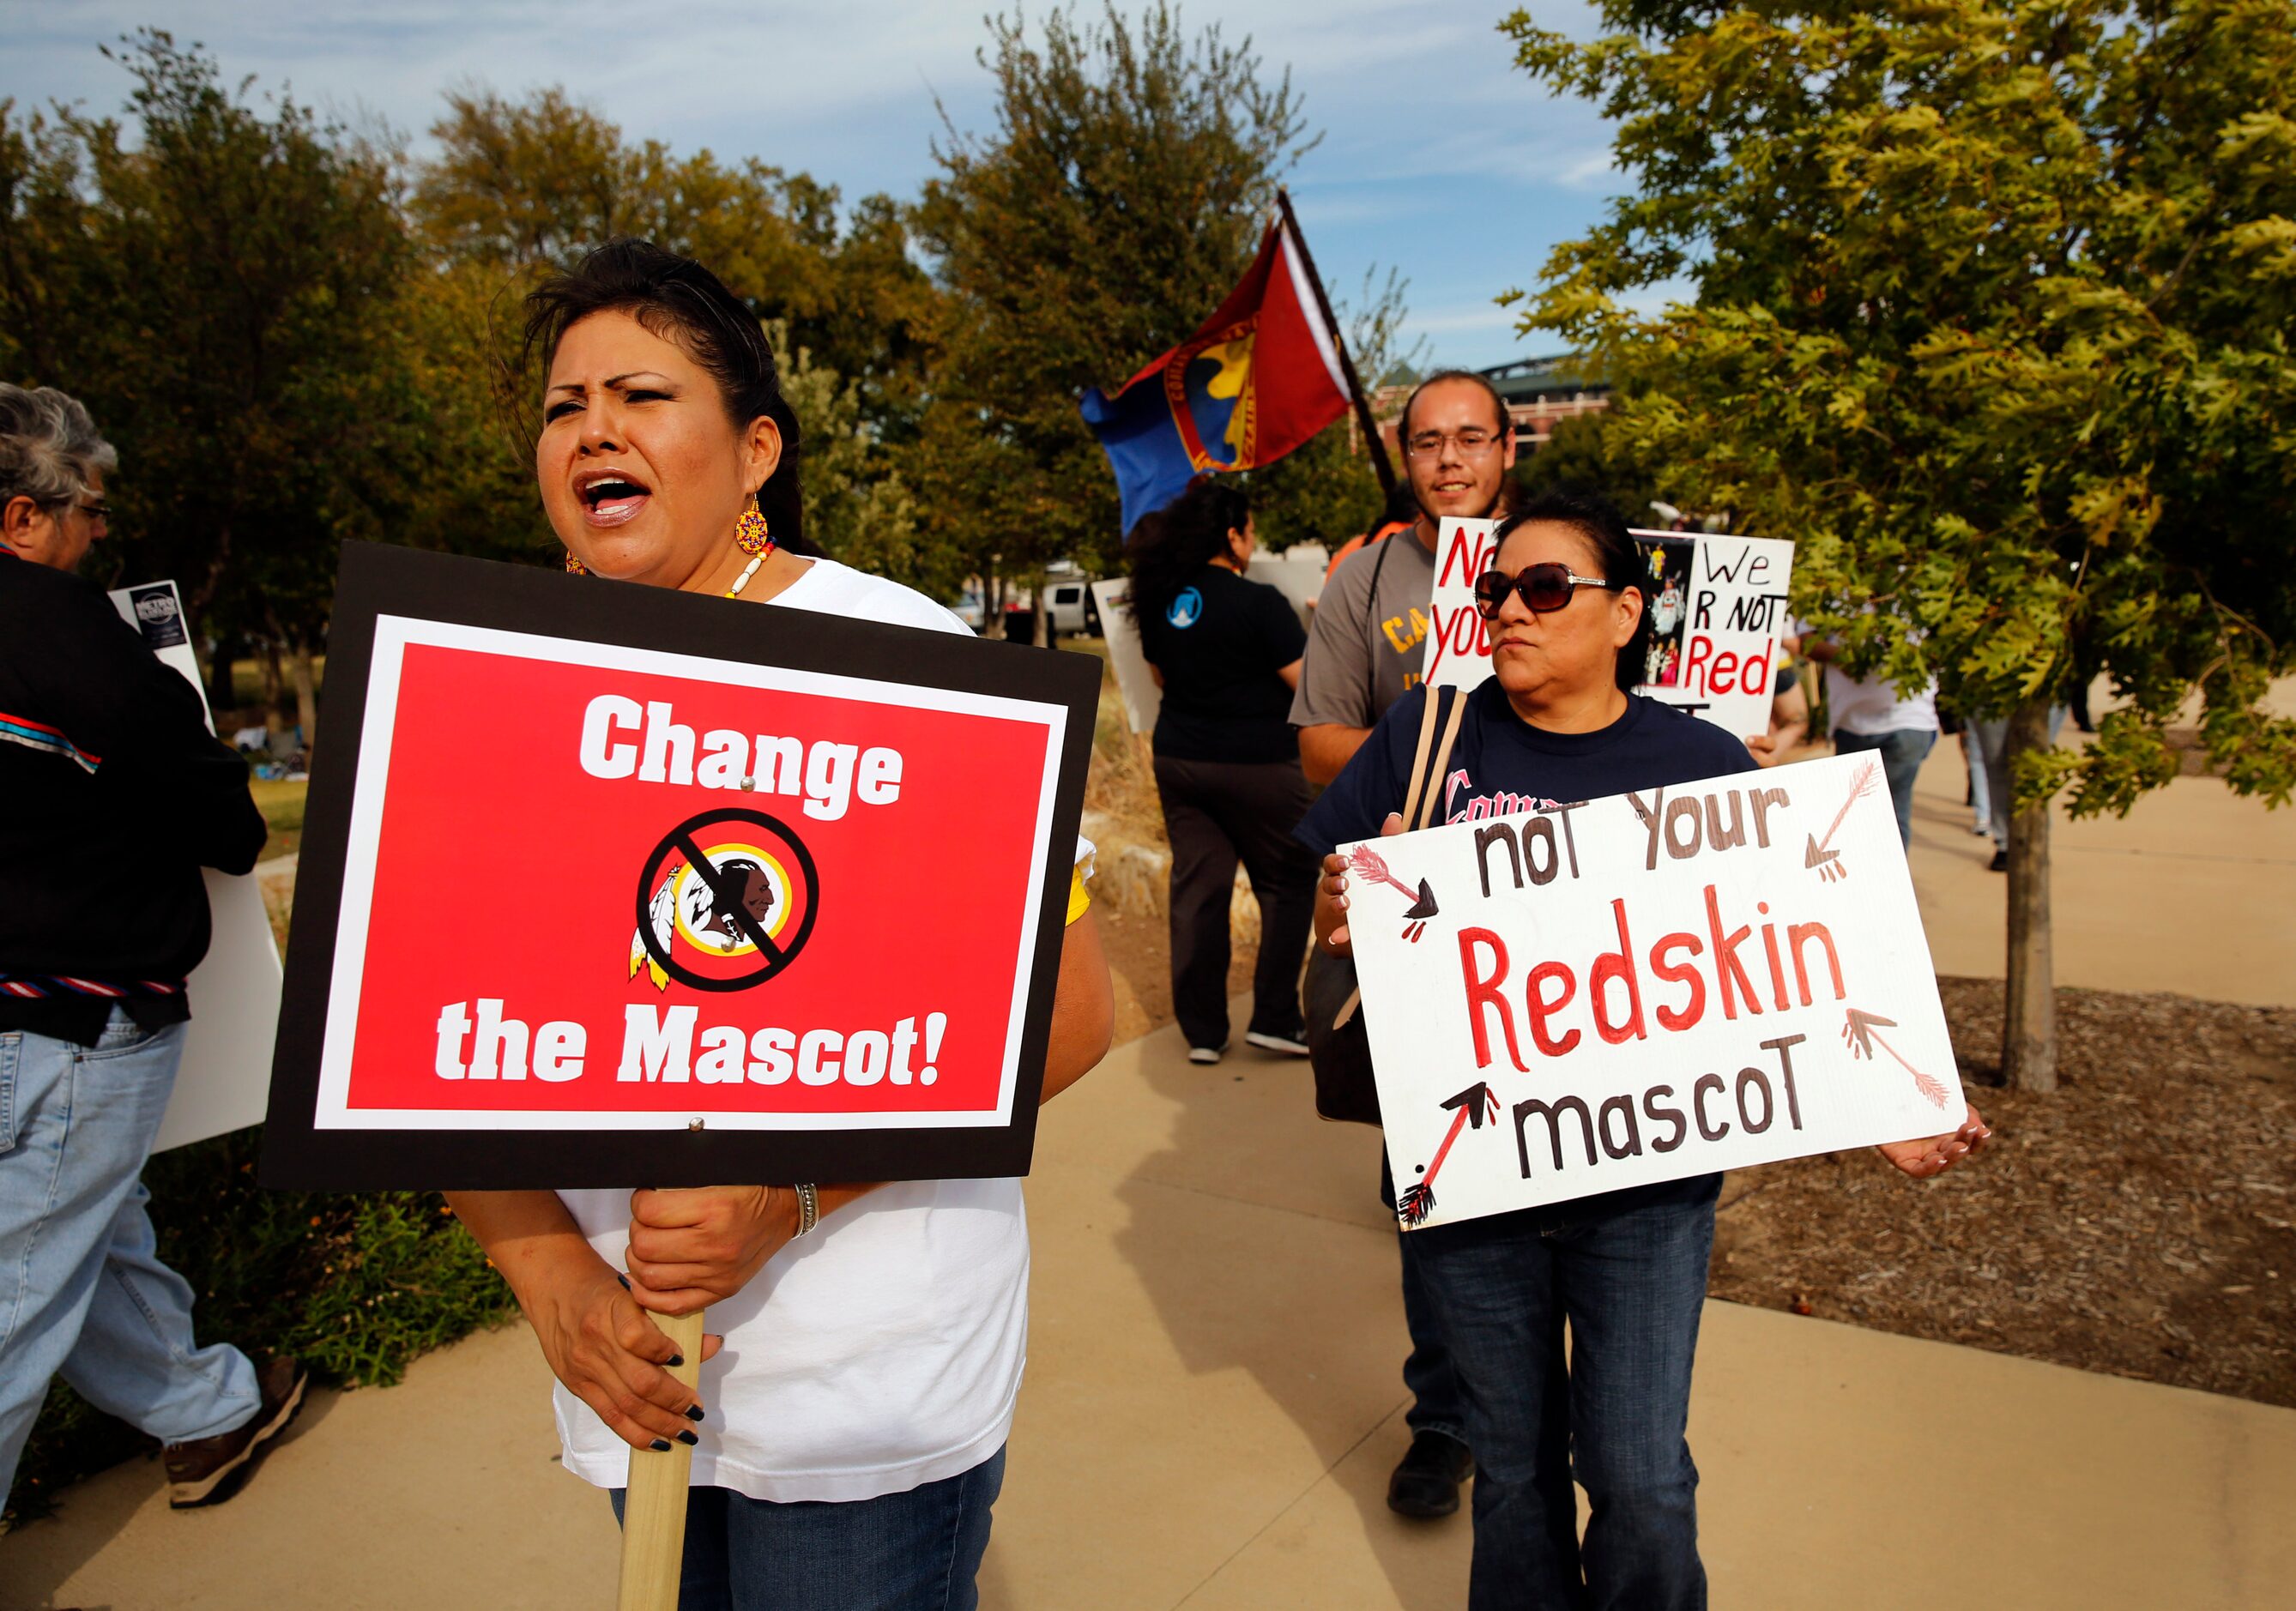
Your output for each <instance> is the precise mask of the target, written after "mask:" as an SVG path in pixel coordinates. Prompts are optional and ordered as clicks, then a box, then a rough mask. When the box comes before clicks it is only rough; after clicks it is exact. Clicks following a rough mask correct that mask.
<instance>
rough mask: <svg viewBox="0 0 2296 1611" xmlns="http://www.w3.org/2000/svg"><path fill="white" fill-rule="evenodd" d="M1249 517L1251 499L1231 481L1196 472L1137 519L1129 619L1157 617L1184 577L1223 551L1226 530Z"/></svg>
mask: <svg viewBox="0 0 2296 1611" xmlns="http://www.w3.org/2000/svg"><path fill="white" fill-rule="evenodd" d="M1250 520H1251V499H1250V498H1248V497H1246V496H1245V495H1244V493H1243V488H1242V487H1238V486H1236V485H1234V483H1233V482H1228V481H1220V480H1216V479H1214V478H1212V477H1210V476H1201V477H1199V478H1196V479H1195V480H1194V481H1192V482H1190V483H1189V485H1188V490H1187V491H1185V492H1184V493H1182V494H1181V495H1179V496H1178V497H1177V498H1175V499H1173V500H1172V502H1171V503H1168V504H1166V505H1165V506H1164V507H1163V508H1161V509H1160V510H1158V511H1156V512H1155V513H1153V514H1148V515H1143V516H1141V517H1140V522H1139V524H1138V525H1136V526H1135V527H1133V528H1132V537H1131V541H1130V542H1129V544H1128V547H1129V548H1130V549H1131V551H1132V617H1133V619H1135V620H1138V619H1140V618H1142V617H1144V616H1157V617H1161V616H1162V615H1163V613H1164V612H1165V610H1167V609H1169V608H1170V607H1171V603H1172V601H1173V600H1174V599H1175V598H1177V597H1178V596H1179V592H1180V589H1181V588H1182V587H1184V586H1185V585H1187V581H1188V578H1189V577H1193V576H1194V575H1195V574H1196V572H1197V571H1199V570H1201V569H1202V568H1203V567H1204V566H1205V565H1206V564H1208V563H1210V561H1211V560H1215V559H1217V558H1218V557H1219V556H1220V555H1221V554H1224V553H1226V552H1227V534H1228V533H1230V532H1232V531H1242V529H1243V528H1244V526H1245V524H1246V523H1247V522H1249V521H1250Z"/></svg>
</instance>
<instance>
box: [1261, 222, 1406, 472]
mask: <svg viewBox="0 0 2296 1611" xmlns="http://www.w3.org/2000/svg"><path fill="white" fill-rule="evenodd" d="M1275 205H1276V206H1277V207H1279V208H1281V209H1283V224H1284V227H1285V228H1287V229H1289V230H1290V231H1291V233H1292V245H1293V246H1295V247H1297V248H1299V250H1300V267H1302V268H1304V269H1306V270H1307V271H1308V284H1310V285H1312V286H1314V287H1315V288H1316V307H1317V309H1319V310H1320V311H1321V312H1322V314H1323V315H1324V329H1325V330H1327V331H1331V333H1332V347H1333V350H1334V351H1336V352H1337V353H1338V354H1339V355H1340V372H1341V374H1342V375H1344V376H1346V377H1347V382H1348V396H1349V397H1350V398H1352V399H1353V400H1354V403H1355V405H1356V423H1357V424H1358V425H1360V426H1362V427H1363V434H1364V445H1365V446H1366V447H1368V448H1369V449H1370V450H1371V467H1372V469H1373V470H1374V471H1375V472H1376V473H1377V474H1378V476H1379V489H1380V491H1381V493H1382V495H1391V494H1393V493H1394V491H1395V465H1394V463H1393V462H1392V461H1390V459H1389V458H1388V456H1387V439H1386V438H1384V437H1382V436H1381V435H1380V434H1379V422H1378V421H1375V420H1374V419H1373V418H1372V413H1371V403H1370V400H1369V399H1367V398H1366V397H1365V396H1364V388H1363V380H1361V378H1360V377H1358V376H1357V373H1356V364H1355V360H1354V359H1353V358H1350V357H1349V356H1348V343H1347V338H1345V337H1344V336H1342V335H1341V334H1340V322H1339V320H1338V319H1336V318H1334V317H1333V314H1332V299H1331V298H1330V297H1328V296H1326V295H1324V276H1323V275H1321V274H1317V273H1316V255H1315V254H1314V253H1313V252H1311V251H1309V250H1308V237H1307V236H1305V235H1303V234H1301V233H1300V219H1299V217H1298V215H1296V214H1295V213H1293V212H1292V192H1289V191H1287V190H1285V189H1284V188H1283V186H1281V185H1278V186H1277V187H1276V190H1275Z"/></svg>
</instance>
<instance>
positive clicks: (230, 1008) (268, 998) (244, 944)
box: [108, 582, 280, 1152]
mask: <svg viewBox="0 0 2296 1611" xmlns="http://www.w3.org/2000/svg"><path fill="white" fill-rule="evenodd" d="M108 596H109V597H110V598H111V607H112V608H113V609H117V610H118V611H119V616H120V618H121V619H122V620H124V621H126V622H127V624H128V625H129V626H133V627H135V629H136V630H137V631H138V632H140V633H142V634H143V642H145V644H147V645H148V646H149V647H150V648H151V650H152V653H153V654H155V655H157V656H159V657H160V660H161V661H162V662H164V663H165V664H167V665H168V666H172V667H174V668H175V669H176V671H177V672H179V673H181V674H182V675H183V676H184V680H185V681H186V682H188V683H191V685H192V686H193V688H195V689H199V688H200V663H199V660H198V658H197V657H195V656H194V655H193V653H192V645H191V639H190V634H187V633H186V632H185V631H184V606H183V601H182V599H181V598H180V597H179V596H178V595H177V593H176V585H175V584H174V583H173V582H151V583H146V584H143V585H140V586H135V587H123V588H120V589H119V590H118V591H117V592H114V593H111V594H109V595H108ZM200 704H201V707H202V708H205V707H206V705H207V691H206V690H204V689H200ZM208 728H209V731H210V732H213V731H214V728H215V717H214V716H213V715H212V714H210V715H209V717H208ZM201 871H202V872H203V873H204V874H205V875H206V879H207V887H208V915H209V932H210V935H211V938H210V939H209V943H208V953H207V955H206V956H205V957H204V958H202V959H201V961H200V965H199V966H198V967H197V968H194V969H192V977H191V979H190V981H189V983H188V984H187V985H185V989H186V991H187V992H188V994H190V997H191V1002H192V1021H191V1025H190V1026H189V1027H188V1028H187V1029H186V1030H185V1032H184V1057H183V1060H182V1061H181V1062H180V1063H178V1064H177V1065H176V1089H175V1092H174V1094H173V1095H172V1096H170V1097H169V1098H168V1111H167V1114H166V1116H164V1117H162V1118H161V1119H160V1134H159V1139H158V1140H156V1141H153V1142H152V1151H154V1152H165V1151H167V1150H168V1149H169V1148H171V1147H181V1146H184V1145H185V1144H186V1143H188V1142H191V1141H205V1140H207V1139H208V1137H209V1136H211V1135H222V1134H224V1133H226V1132H228V1131H233V1130H243V1129H245V1128H246V1127H247V1126H248V1125H250V1124H261V1123H262V1122H263V1113H264V1107H265V1104H266V1102H267V1101H268V1100H269V1098H270V1092H271V1051H272V1043H273V1041H274V1040H275V1038H276V1036H277V1034H278V1033H279V985H280V970H279V945H278V942H277V941H276V940H275V939H274V938H273V937H272V934H271V918H270V915H269V914H268V913H267V912H265V911H264V908H263V892H262V890H261V888H260V887H258V885H257V883H256V880H255V875H254V874H252V873H249V874H247V875H245V876H243V877H240V878H234V877H233V876H232V875H231V874H229V873H227V872H217V871H216V870H215V869H214V868H212V867H207V868H202V869H201Z"/></svg>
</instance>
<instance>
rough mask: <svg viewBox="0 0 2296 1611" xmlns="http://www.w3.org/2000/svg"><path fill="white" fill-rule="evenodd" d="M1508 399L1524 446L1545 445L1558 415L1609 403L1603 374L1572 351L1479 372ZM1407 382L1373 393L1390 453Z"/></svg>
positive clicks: (1589, 411) (1590, 411)
mask: <svg viewBox="0 0 2296 1611" xmlns="http://www.w3.org/2000/svg"><path fill="white" fill-rule="evenodd" d="M1480 373H1482V374H1483V375H1484V376H1486V377H1487V378H1488V380H1490V383H1491V384H1492V385H1493V386H1494V387H1496V388H1497V390H1498V394H1499V396H1501V397H1505V399H1506V402H1507V412H1508V413H1512V414H1513V416H1514V429H1515V439H1516V441H1517V443H1518V445H1519V446H1520V447H1521V448H1522V449H1526V450H1529V449H1537V448H1540V447H1544V446H1546V441H1547V438H1548V437H1549V436H1550V435H1551V434H1552V433H1553V431H1554V422H1555V421H1557V420H1567V419H1569V418H1570V417H1571V416H1572V415H1574V414H1598V413H1602V412H1603V410H1604V409H1606V408H1608V407H1610V405H1611V382H1610V380H1609V378H1608V377H1607V376H1604V375H1603V374H1601V373H1599V372H1596V371H1595V370H1593V369H1590V368H1589V367H1587V364H1584V363H1583V362H1581V361H1580V360H1579V357H1578V356H1576V355H1575V354H1571V353H1559V354H1556V355H1555V356H1553V357H1548V358H1518V359H1517V360H1515V361H1514V362H1513V363H1512V364H1498V365H1497V366H1496V367H1494V368H1490V369H1486V370H1483V371H1481V372H1480ZM1410 395H1411V388H1409V387H1408V386H1382V387H1381V388H1379V389H1378V390H1377V391H1374V393H1372V395H1371V407H1372V413H1373V415H1374V417H1375V418H1376V419H1377V420H1378V421H1379V426H1380V435H1382V437H1384V438H1387V446H1388V449H1389V451H1390V452H1396V451H1397V450H1398V443H1397V441H1396V435H1395V429H1396V424H1397V421H1398V420H1399V418H1400V417H1401V415H1402V413H1403V404H1404V399H1405V398H1406V397H1410Z"/></svg>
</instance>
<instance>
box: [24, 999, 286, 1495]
mask: <svg viewBox="0 0 2296 1611" xmlns="http://www.w3.org/2000/svg"><path fill="white" fill-rule="evenodd" d="M183 1052H184V1026H183V1025H181V1024H173V1025H170V1026H168V1027H167V1028H165V1029H161V1030H159V1031H157V1032H156V1033H147V1032H145V1031H144V1030H143V1029H139V1028H138V1027H136V1026H135V1024H134V1023H132V1022H130V1021H129V1019H128V1018H127V1015H126V1014H125V1013H122V1012H119V1011H118V1010H114V1011H113V1013H112V1015H111V1023H110V1024H108V1025H107V1026H105V1027H104V1031H103V1038H102V1040H101V1041H99V1042H97V1043H96V1044H94V1045H93V1046H78V1045H74V1044H73V1043H71V1042H70V1041H59V1040H52V1039H50V1038H49V1037H48V1036H46V1035H43V1034H27V1033H25V1032H23V1031H21V1030H9V1031H6V1032H4V1033H0V1494H4V1492H5V1491H6V1490H7V1489H8V1488H9V1487H10V1486H11V1485H12V1484H13V1483H14V1481H15V1477H16V1461H17V1460H18V1459H19V1458H20V1457H21V1455H22V1454H23V1452H24V1440H25V1439H26V1438H28V1437H29V1436H30V1435H31V1431H32V1421H33V1419H34V1418H35V1417H36V1416H37V1415H38V1413H39V1409H40V1401H41V1399H42V1398H44V1397H45V1396H46V1394H47V1390H48V1378H50V1377H52V1376H54V1375H56V1374H58V1373H59V1372H61V1374H62V1376H63V1378H64V1379H65V1380H66V1381H68V1382H70V1384H71V1385H72V1386H73V1387H74V1388H76V1389H78V1393H79V1395H80V1396H81V1397H82V1398H84V1399H86V1400H87V1402H90V1403H91V1404H94V1406H95V1407H96V1408H97V1409H99V1410H101V1411H104V1412H105V1413H106V1414H108V1415H116V1416H118V1417H119V1419H122V1420H124V1421H127V1422H128V1423H129V1424H131V1425H133V1426H135V1427H140V1428H141V1429H142V1430H143V1431H144V1432H146V1433H148V1434H150V1435H152V1436H153V1437H156V1438H158V1439H159V1440H160V1442H161V1443H188V1442H190V1441H192V1440H193V1439H195V1438H202V1437H213V1436H215V1435H217V1434H219V1433H224V1432H230V1431H233V1430H234V1429H235V1428H237V1427H240V1426H242V1425H243V1424H245V1422H246V1421H247V1420H248V1419H249V1418H250V1416H252V1415H253V1414H254V1413H255V1411H256V1408H257V1406H258V1404H259V1403H260V1402H262V1396H263V1395H262V1393H261V1390H260V1389H259V1388H258V1387H257V1386H256V1381H255V1367H254V1366H253V1365H252V1364H250V1363H249V1362H248V1359H247V1356H246V1355H245V1354H243V1353H240V1351H239V1350H238V1349H236V1348H234V1347H231V1346H229V1345H216V1346H213V1347H208V1348H201V1347H199V1346H197V1345H195V1344H194V1343H193V1339H192V1289H191V1288H189V1287H188V1286H186V1285H185V1284H184V1278H183V1277H181V1276H179V1275H177V1274H176V1272H174V1271H172V1270H170V1269H168V1267H167V1266H166V1265H165V1264H163V1263H160V1259H159V1255H158V1251H157V1247H156V1245H155V1243H154V1240H153V1237H152V1218H151V1215H150V1214H147V1213H146V1212H145V1211H144V1205H146V1204H147V1203H149V1202H150V1201H151V1200H152V1199H151V1194H150V1193H148V1192H147V1191H145V1190H143V1181H142V1180H141V1179H140V1178H139V1177H140V1176H141V1175H142V1173H143V1159H144V1157H145V1156H146V1155H147V1154H148V1153H149V1152H150V1151H151V1150H152V1138H153V1137H155V1136H156V1135H158V1134H159V1132H160V1116H161V1115H162V1114H164V1113H165V1112H166V1111H167V1108H168V1093H169V1092H171V1091H172V1090H173V1089H174V1088H175V1084H176V1063H177V1061H178V1060H180V1059H181V1058H182V1057H183Z"/></svg>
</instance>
